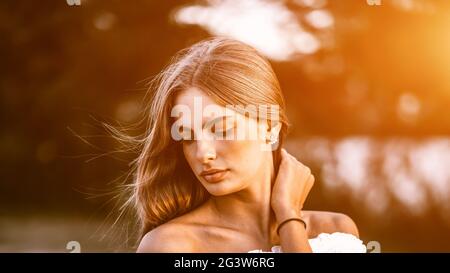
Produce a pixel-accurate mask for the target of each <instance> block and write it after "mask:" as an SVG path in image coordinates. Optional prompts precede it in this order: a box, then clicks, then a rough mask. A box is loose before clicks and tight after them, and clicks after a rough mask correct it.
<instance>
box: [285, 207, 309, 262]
mask: <svg viewBox="0 0 450 273" xmlns="http://www.w3.org/2000/svg"><path fill="white" fill-rule="evenodd" d="M292 217H299V214H297V213H283V214H280V216H278V217H277V222H278V223H281V222H282V221H284V220H286V219H289V218H292ZM279 236H280V243H281V249H282V250H283V252H302V253H307V252H312V249H311V246H310V245H309V242H308V233H307V232H306V229H305V226H304V225H303V223H301V222H299V221H289V222H286V223H284V224H283V225H282V226H281V227H280V229H279Z"/></svg>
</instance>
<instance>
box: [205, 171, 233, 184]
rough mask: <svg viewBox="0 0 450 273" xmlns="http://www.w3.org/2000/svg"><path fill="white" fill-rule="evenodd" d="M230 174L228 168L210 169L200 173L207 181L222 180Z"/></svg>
mask: <svg viewBox="0 0 450 273" xmlns="http://www.w3.org/2000/svg"><path fill="white" fill-rule="evenodd" d="M227 174H228V169H209V170H206V171H203V172H201V173H200V176H202V177H203V178H204V179H205V180H206V181H208V182H210V183H216V182H219V181H222V180H223V179H224V178H225V176H226V175H227Z"/></svg>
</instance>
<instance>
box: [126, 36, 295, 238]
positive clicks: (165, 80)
mask: <svg viewBox="0 0 450 273" xmlns="http://www.w3.org/2000/svg"><path fill="white" fill-rule="evenodd" d="M189 87H197V88H199V89H200V90H203V91H205V92H207V93H208V94H209V95H210V96H211V97H212V98H213V99H214V100H215V101H216V103H217V104H219V105H224V106H225V105H249V104H252V105H279V121H280V122H281V123H282V128H281V132H280V136H279V142H280V145H278V149H277V150H276V151H274V153H273V155H274V161H275V162H276V163H275V165H276V167H277V166H278V163H277V162H278V160H279V152H280V147H281V143H282V141H283V139H284V137H285V135H286V133H287V128H288V120H287V117H286V114H285V103H284V99H283V95H282V93H281V89H280V85H279V83H278V80H277V77H276V76H275V73H274V71H273V70H272V67H271V65H270V64H269V62H268V61H267V60H266V59H265V58H264V57H263V56H261V55H260V54H259V53H258V52H257V51H256V50H255V49H254V48H252V47H251V46H249V45H246V44H244V43H242V42H239V41H236V40H233V39H230V38H224V37H215V38H211V39H208V40H204V41H201V42H199V43H197V44H194V45H193V46H191V47H189V48H187V49H184V50H182V51H180V52H179V53H178V54H177V55H176V56H175V57H174V58H173V60H172V61H171V63H170V64H169V65H168V66H167V67H166V68H165V69H164V70H163V71H162V72H161V73H160V74H159V75H158V76H156V77H155V79H154V80H153V85H152V87H151V88H149V92H151V103H150V104H149V105H148V109H147V110H146V115H147V119H148V123H147V130H146V133H145V135H144V136H143V137H142V138H141V139H140V141H139V144H140V149H141V150H140V155H139V156H138V157H137V158H136V160H135V161H134V167H135V168H134V170H135V173H134V175H135V176H134V182H133V186H132V187H133V192H132V196H131V198H130V199H129V201H131V203H132V204H133V205H134V206H135V208H136V212H137V215H138V217H139V221H140V226H141V231H140V235H141V236H140V237H142V236H143V235H145V234H146V233H147V232H148V231H150V230H152V229H154V228H155V227H157V226H159V225H161V224H163V223H165V222H167V221H169V220H171V219H173V218H175V217H177V216H180V215H182V214H185V213H187V212H189V211H191V210H193V209H194V208H196V207H197V206H199V205H201V204H202V203H204V202H205V201H206V200H207V199H208V197H209V194H208V192H207V191H206V190H205V189H204V187H203V186H202V185H201V183H200V182H198V181H197V179H196V177H195V175H194V174H193V172H192V170H191V169H190V167H189V165H188V164H187V162H186V160H185V158H184V155H183V153H182V150H181V144H180V143H179V142H176V141H175V140H174V139H173V138H172V137H171V134H170V132H171V122H172V119H171V117H170V113H171V109H172V107H173V104H174V98H175V96H176V94H177V92H178V91H180V90H185V89H187V88H189Z"/></svg>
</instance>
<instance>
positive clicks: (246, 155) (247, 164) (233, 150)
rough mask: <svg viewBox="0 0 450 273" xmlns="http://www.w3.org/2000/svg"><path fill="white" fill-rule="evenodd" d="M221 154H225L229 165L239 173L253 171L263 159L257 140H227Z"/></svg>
mask: <svg viewBox="0 0 450 273" xmlns="http://www.w3.org/2000/svg"><path fill="white" fill-rule="evenodd" d="M223 154H224V155H226V156H225V157H226V159H227V162H228V164H230V167H231V168H233V169H234V170H235V171H236V172H238V173H240V174H241V175H245V174H244V173H247V172H249V173H253V172H254V171H255V170H257V169H258V167H259V165H260V160H262V159H263V154H262V150H261V146H260V143H259V142H258V141H239V140H238V141H229V142H228V143H227V144H226V145H224V149H223Z"/></svg>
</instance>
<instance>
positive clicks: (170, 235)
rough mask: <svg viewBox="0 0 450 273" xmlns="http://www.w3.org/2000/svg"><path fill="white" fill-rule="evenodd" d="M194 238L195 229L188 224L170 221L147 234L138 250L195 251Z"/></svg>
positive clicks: (161, 251) (164, 251)
mask: <svg viewBox="0 0 450 273" xmlns="http://www.w3.org/2000/svg"><path fill="white" fill-rule="evenodd" d="M194 238H195V236H194V233H193V231H192V230H191V229H190V228H189V227H188V226H187V225H184V224H181V223H176V222H168V223H165V224H162V225H161V226H158V227H156V228H155V229H153V230H151V231H149V232H148V233H147V234H145V236H144V237H143V238H142V240H141V242H140V243H139V247H138V249H137V251H136V252H138V253H139V252H160V253H178V252H194V250H195V243H194V241H195V240H194Z"/></svg>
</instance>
